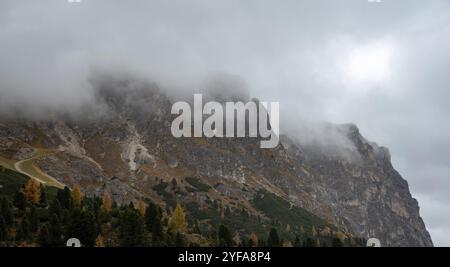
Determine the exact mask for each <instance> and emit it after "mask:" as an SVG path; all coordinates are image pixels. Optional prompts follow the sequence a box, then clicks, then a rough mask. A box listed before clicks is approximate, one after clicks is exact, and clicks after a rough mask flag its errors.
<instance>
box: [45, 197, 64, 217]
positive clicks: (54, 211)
mask: <svg viewBox="0 0 450 267" xmlns="http://www.w3.org/2000/svg"><path fill="white" fill-rule="evenodd" d="M48 211H49V214H50V216H52V215H56V217H58V219H62V217H63V216H62V208H61V204H60V203H59V200H58V199H54V200H53V201H52V203H51V204H50V207H49V208H48Z"/></svg>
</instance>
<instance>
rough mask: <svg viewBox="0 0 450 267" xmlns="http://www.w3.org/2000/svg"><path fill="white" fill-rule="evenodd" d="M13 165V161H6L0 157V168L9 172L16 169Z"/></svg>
mask: <svg viewBox="0 0 450 267" xmlns="http://www.w3.org/2000/svg"><path fill="white" fill-rule="evenodd" d="M15 163H16V162H15V161H13V160H10V159H7V158H4V157H2V156H0V166H3V167H5V168H7V169H10V170H15V169H16V168H15V167H14V164H15Z"/></svg>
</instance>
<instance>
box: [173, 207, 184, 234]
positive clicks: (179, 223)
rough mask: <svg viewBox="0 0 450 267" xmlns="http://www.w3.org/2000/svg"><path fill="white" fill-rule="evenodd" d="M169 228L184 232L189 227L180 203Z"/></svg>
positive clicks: (174, 231)
mask: <svg viewBox="0 0 450 267" xmlns="http://www.w3.org/2000/svg"><path fill="white" fill-rule="evenodd" d="M169 228H170V230H171V231H172V232H173V233H177V232H178V233H184V232H186V229H187V223H186V215H185V213H184V210H183V208H182V207H181V206H180V204H177V206H176V208H175V210H174V211H173V214H172V217H171V219H170V224H169Z"/></svg>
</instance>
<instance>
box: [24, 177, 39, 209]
mask: <svg viewBox="0 0 450 267" xmlns="http://www.w3.org/2000/svg"><path fill="white" fill-rule="evenodd" d="M40 187H41V184H40V183H39V182H38V181H36V180H35V179H29V180H28V182H27V183H26V184H25V187H24V188H23V193H24V194H25V196H26V198H27V199H28V201H29V202H30V203H33V204H39V201H40V200H41V189H40Z"/></svg>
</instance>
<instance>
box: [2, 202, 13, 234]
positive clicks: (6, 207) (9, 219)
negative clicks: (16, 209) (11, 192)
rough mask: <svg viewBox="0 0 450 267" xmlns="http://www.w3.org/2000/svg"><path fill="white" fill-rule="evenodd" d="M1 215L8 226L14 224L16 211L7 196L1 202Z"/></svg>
mask: <svg viewBox="0 0 450 267" xmlns="http://www.w3.org/2000/svg"><path fill="white" fill-rule="evenodd" d="M0 215H2V216H3V219H4V223H5V224H6V226H7V227H10V226H12V225H13V224H14V213H13V211H12V208H11V204H10V203H9V201H8V200H7V199H6V198H5V197H3V198H2V200H1V203H0Z"/></svg>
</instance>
